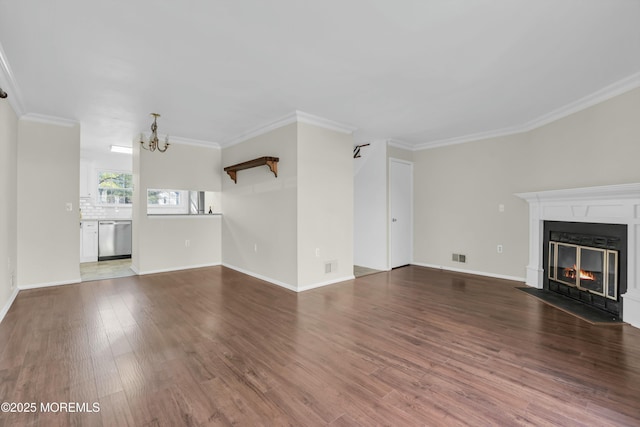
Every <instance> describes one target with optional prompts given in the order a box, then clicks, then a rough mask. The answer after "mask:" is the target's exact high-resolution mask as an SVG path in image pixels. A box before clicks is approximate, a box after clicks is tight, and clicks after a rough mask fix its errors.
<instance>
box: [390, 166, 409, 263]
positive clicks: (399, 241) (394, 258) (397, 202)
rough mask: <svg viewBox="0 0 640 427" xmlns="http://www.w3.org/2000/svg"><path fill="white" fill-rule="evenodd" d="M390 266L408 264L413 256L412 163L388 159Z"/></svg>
mask: <svg viewBox="0 0 640 427" xmlns="http://www.w3.org/2000/svg"><path fill="white" fill-rule="evenodd" d="M389 192H390V195H389V200H390V201H391V203H390V205H391V206H390V213H391V224H390V230H391V231H390V239H391V242H390V248H391V254H390V260H391V268H395V267H400V266H402V265H407V264H410V263H411V261H412V258H413V215H412V212H413V164H412V163H410V162H406V161H403V160H396V159H390V160H389Z"/></svg>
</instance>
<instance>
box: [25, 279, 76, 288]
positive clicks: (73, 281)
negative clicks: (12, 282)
mask: <svg viewBox="0 0 640 427" xmlns="http://www.w3.org/2000/svg"><path fill="white" fill-rule="evenodd" d="M81 282H82V280H81V279H79V278H77V279H69V280H60V281H57V282H47V283H35V284H33V285H20V286H18V289H20V290H21V291H26V290H28V289H38V288H51V287H54V286H64V285H75V284H76V283H81Z"/></svg>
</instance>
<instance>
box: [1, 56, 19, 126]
mask: <svg viewBox="0 0 640 427" xmlns="http://www.w3.org/2000/svg"><path fill="white" fill-rule="evenodd" d="M0 87H2V90H4V91H5V92H7V94H8V95H9V96H8V97H7V100H8V101H9V105H11V108H13V111H14V112H15V113H16V116H18V117H20V116H22V115H23V114H24V112H25V108H24V102H23V101H22V95H21V94H20V90H19V89H18V84H17V83H16V80H15V78H14V77H13V72H12V71H11V67H10V66H9V61H8V60H7V55H6V54H5V53H4V49H2V44H0Z"/></svg>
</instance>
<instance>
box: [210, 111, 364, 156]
mask: <svg viewBox="0 0 640 427" xmlns="http://www.w3.org/2000/svg"><path fill="white" fill-rule="evenodd" d="M297 122H300V123H306V124H310V125H314V126H318V127H322V128H325V129H330V130H334V131H337V132H342V133H346V134H352V133H353V132H355V130H356V129H357V128H356V127H354V126H350V125H345V124H343V123H339V122H335V121H333V120H329V119H325V118H322V117H318V116H314V115H312V114H308V113H304V112H302V111H298V110H296V111H293V112H292V113H289V114H287V115H286V116H283V117H280V118H278V119H276V120H273V121H271V122H269V123H266V124H264V125H261V126H258V127H255V128H253V129H250V130H248V131H246V132H243V133H241V134H240V135H238V136H236V137H235V138H231V139H229V140H227V141H226V142H225V143H223V144H222V146H223V147H230V146H232V145H236V144H240V143H241V142H244V141H247V140H249V139H251V138H255V137H257V136H260V135H264V134H265V133H267V132H271V131H273V130H276V129H278V128H281V127H284V126H287V125H290V124H291V123H297Z"/></svg>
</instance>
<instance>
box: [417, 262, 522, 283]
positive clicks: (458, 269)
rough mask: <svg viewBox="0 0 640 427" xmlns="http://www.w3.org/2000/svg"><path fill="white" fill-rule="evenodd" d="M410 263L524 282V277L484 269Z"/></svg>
mask: <svg viewBox="0 0 640 427" xmlns="http://www.w3.org/2000/svg"><path fill="white" fill-rule="evenodd" d="M411 264H412V265H417V266H419V267H428V268H437V269H439V270H446V271H452V272H454V273H466V274H475V275H476V276H485V277H492V278H494V279H504V280H513V281H515V282H525V278H524V277H518V276H507V275H505V274H495V273H487V272H486V271H475V270H465V269H463V268H455V267H445V266H443V265H435V264H426V263H422V262H412V263H411Z"/></svg>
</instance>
